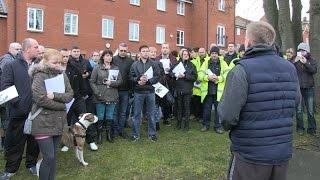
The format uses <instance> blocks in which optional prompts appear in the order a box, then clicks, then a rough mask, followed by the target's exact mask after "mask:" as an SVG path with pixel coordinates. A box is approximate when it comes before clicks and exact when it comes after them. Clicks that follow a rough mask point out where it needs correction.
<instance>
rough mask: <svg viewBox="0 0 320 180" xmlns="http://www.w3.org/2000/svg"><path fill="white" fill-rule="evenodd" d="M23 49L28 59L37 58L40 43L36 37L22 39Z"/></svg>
mask: <svg viewBox="0 0 320 180" xmlns="http://www.w3.org/2000/svg"><path fill="white" fill-rule="evenodd" d="M22 51H23V54H24V56H25V58H26V59H27V60H31V59H34V58H37V57H38V56H39V44H38V42H37V41H36V40H35V39H32V38H27V39H25V40H23V41H22Z"/></svg>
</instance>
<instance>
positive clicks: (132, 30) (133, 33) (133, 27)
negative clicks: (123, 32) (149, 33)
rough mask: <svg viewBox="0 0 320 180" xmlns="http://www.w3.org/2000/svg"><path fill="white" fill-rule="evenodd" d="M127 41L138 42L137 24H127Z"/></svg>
mask: <svg viewBox="0 0 320 180" xmlns="http://www.w3.org/2000/svg"><path fill="white" fill-rule="evenodd" d="M129 40H130V41H139V24H138V23H134V22H130V23H129Z"/></svg>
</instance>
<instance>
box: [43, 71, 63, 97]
mask: <svg viewBox="0 0 320 180" xmlns="http://www.w3.org/2000/svg"><path fill="white" fill-rule="evenodd" d="M44 83H45V85H46V90H47V92H56V93H65V89H66V87H65V84H64V77H63V74H60V75H58V76H56V77H54V78H50V79H46V80H44Z"/></svg>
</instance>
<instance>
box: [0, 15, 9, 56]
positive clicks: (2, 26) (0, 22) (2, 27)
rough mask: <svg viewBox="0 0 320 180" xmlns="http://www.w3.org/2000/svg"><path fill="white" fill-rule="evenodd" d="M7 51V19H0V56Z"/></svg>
mask: <svg viewBox="0 0 320 180" xmlns="http://www.w3.org/2000/svg"><path fill="white" fill-rule="evenodd" d="M7 51H8V47H7V19H6V18H0V56H2V55H3V54H4V53H6V52H7Z"/></svg>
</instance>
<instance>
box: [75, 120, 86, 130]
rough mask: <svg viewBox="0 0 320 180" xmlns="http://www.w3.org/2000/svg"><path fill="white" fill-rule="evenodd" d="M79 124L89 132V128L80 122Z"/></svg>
mask: <svg viewBox="0 0 320 180" xmlns="http://www.w3.org/2000/svg"><path fill="white" fill-rule="evenodd" d="M77 123H78V124H80V126H82V127H83V129H85V130H87V127H86V126H85V125H83V124H82V123H81V122H80V121H78V122H77Z"/></svg>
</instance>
